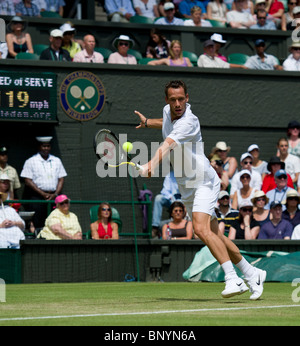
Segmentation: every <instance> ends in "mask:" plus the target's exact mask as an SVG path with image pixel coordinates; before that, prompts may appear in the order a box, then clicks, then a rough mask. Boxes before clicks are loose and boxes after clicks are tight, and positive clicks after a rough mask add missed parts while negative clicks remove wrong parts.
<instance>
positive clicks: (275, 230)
mask: <svg viewBox="0 0 300 346" xmlns="http://www.w3.org/2000/svg"><path fill="white" fill-rule="evenodd" d="M270 213H271V220H270V221H268V222H266V223H265V224H263V225H262V226H261V229H260V232H259V235H258V239H291V236H292V233H293V226H292V225H291V223H290V222H289V221H287V220H284V219H283V218H282V204H281V202H280V201H272V202H271V204H270Z"/></svg>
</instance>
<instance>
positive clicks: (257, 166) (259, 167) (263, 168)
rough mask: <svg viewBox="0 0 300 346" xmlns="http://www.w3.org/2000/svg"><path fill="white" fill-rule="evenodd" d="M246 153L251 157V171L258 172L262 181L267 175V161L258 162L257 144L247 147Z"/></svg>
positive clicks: (258, 150)
mask: <svg viewBox="0 0 300 346" xmlns="http://www.w3.org/2000/svg"><path fill="white" fill-rule="evenodd" d="M247 151H248V153H250V154H251V155H252V170H253V171H256V172H258V173H259V174H260V175H261V177H262V179H264V177H265V175H266V174H268V169H267V165H268V163H267V161H263V160H260V158H259V154H260V149H259V146H258V145H257V144H251V145H250V146H249V147H248V150H247Z"/></svg>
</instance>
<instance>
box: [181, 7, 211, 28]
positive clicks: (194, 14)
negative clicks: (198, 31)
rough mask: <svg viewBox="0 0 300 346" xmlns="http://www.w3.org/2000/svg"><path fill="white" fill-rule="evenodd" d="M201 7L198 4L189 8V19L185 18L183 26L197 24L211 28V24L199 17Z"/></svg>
mask: <svg viewBox="0 0 300 346" xmlns="http://www.w3.org/2000/svg"><path fill="white" fill-rule="evenodd" d="M201 15H202V9H201V7H199V6H194V7H192V8H191V19H186V20H185V21H184V26H198V27H203V28H204V27H206V28H211V27H212V24H211V23H210V22H209V21H208V20H205V19H201Z"/></svg>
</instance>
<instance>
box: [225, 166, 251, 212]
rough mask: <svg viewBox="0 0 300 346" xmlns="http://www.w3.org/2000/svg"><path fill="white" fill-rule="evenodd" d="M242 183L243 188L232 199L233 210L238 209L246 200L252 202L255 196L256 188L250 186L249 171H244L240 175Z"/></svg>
mask: <svg viewBox="0 0 300 346" xmlns="http://www.w3.org/2000/svg"><path fill="white" fill-rule="evenodd" d="M238 174H239V177H240V182H241V183H242V187H241V188H239V189H237V190H236V191H235V192H234V194H233V197H232V204H231V205H232V208H233V209H237V208H238V207H239V206H240V205H242V204H243V202H245V201H246V200H248V201H250V200H251V199H252V197H253V196H254V193H255V191H257V190H255V188H253V187H251V186H250V181H251V175H252V174H251V172H250V171H249V170H248V169H243V170H241V171H240V172H239V173H238Z"/></svg>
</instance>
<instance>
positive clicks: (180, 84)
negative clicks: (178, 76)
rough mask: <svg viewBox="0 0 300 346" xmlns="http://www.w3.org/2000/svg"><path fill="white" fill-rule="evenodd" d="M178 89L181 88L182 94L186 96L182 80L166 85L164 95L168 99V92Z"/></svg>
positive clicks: (185, 88)
mask: <svg viewBox="0 0 300 346" xmlns="http://www.w3.org/2000/svg"><path fill="white" fill-rule="evenodd" d="M171 88H172V89H179V88H183V90H184V93H185V94H187V87H186V84H185V83H184V82H183V81H182V80H172V81H170V82H169V83H167V84H166V86H165V94H166V97H168V91H169V89H171Z"/></svg>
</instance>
